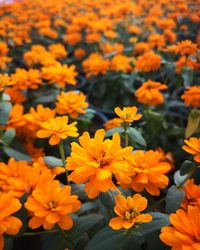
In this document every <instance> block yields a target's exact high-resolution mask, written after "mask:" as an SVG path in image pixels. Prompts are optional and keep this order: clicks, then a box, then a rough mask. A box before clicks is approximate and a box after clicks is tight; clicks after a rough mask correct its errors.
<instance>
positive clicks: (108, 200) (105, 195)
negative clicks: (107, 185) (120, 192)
mask: <svg viewBox="0 0 200 250" xmlns="http://www.w3.org/2000/svg"><path fill="white" fill-rule="evenodd" d="M113 196H114V195H112V193H111V191H109V192H101V193H100V195H99V200H100V202H101V203H102V204H103V205H104V206H105V207H107V208H110V209H113V207H114V206H115V200H114V197H113Z"/></svg>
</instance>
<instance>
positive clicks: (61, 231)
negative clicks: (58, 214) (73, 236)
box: [56, 224, 68, 242]
mask: <svg viewBox="0 0 200 250" xmlns="http://www.w3.org/2000/svg"><path fill="white" fill-rule="evenodd" d="M56 227H57V229H58V231H59V232H60V233H61V234H62V236H63V238H64V239H65V240H66V241H67V242H68V236H67V235H66V233H65V232H64V231H63V230H62V228H60V227H59V225H57V224H56Z"/></svg>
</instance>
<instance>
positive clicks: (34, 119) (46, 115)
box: [24, 104, 55, 136]
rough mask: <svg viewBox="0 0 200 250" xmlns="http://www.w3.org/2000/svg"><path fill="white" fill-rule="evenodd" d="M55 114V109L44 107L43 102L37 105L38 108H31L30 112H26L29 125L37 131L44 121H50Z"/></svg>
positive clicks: (32, 129) (29, 127)
mask: <svg viewBox="0 0 200 250" xmlns="http://www.w3.org/2000/svg"><path fill="white" fill-rule="evenodd" d="M54 116H55V111H54V110H52V109H50V108H45V107H43V105H42V104H39V105H37V107H36V109H34V108H33V107H31V108H30V111H29V113H27V114H25V115H24V117H25V119H26V120H27V122H28V123H27V127H28V129H30V130H31V131H33V132H34V136H35V133H36V132H37V131H38V130H39V129H40V125H41V123H42V122H46V121H48V120H49V119H50V118H53V117H54Z"/></svg>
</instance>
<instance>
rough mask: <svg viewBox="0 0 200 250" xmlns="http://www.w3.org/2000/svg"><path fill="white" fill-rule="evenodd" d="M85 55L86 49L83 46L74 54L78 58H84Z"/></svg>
mask: <svg viewBox="0 0 200 250" xmlns="http://www.w3.org/2000/svg"><path fill="white" fill-rule="evenodd" d="M84 55H85V50H84V49H82V48H78V49H76V50H74V56H75V57H77V58H78V59H81V58H83V57H84Z"/></svg>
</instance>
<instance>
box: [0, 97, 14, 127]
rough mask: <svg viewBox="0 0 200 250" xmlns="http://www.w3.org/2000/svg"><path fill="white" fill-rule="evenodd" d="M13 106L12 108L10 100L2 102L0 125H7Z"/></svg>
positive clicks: (0, 106) (0, 105) (0, 104)
mask: <svg viewBox="0 0 200 250" xmlns="http://www.w3.org/2000/svg"><path fill="white" fill-rule="evenodd" d="M11 108H12V105H11V104H10V103H9V102H2V103H0V125H1V126H5V125H6V123H7V121H8V117H9V113H10V110H11Z"/></svg>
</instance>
